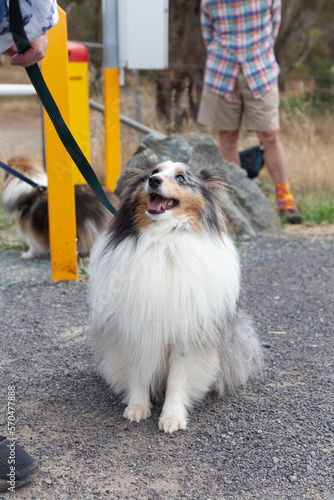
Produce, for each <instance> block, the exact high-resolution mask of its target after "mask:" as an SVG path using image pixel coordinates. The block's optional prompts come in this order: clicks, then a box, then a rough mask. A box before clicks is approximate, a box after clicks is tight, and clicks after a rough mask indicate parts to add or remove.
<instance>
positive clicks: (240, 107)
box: [197, 72, 280, 132]
mask: <svg viewBox="0 0 334 500" xmlns="http://www.w3.org/2000/svg"><path fill="white" fill-rule="evenodd" d="M243 112H245V118H246V128H247V130H249V131H254V132H266V131H268V130H279V128H280V126H279V91H278V85H277V82H275V83H274V84H273V85H272V87H271V89H270V90H269V91H268V92H267V93H266V94H264V96H262V97H260V98H259V99H255V98H254V96H253V94H252V92H251V90H250V88H249V87H248V83H247V80H246V79H245V77H244V75H243V74H242V73H241V72H240V73H239V75H238V77H237V82H236V86H235V89H234V92H233V94H232V101H227V100H226V99H224V97H222V96H221V95H219V94H216V93H215V92H212V91H211V90H210V89H209V87H207V86H206V85H204V88H203V92H202V96H201V103H200V107H199V112H198V117H197V121H198V123H200V124H202V125H206V126H207V127H212V128H214V129H216V130H222V131H232V130H239V129H240V127H241V120H242V115H243Z"/></svg>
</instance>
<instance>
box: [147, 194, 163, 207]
mask: <svg viewBox="0 0 334 500" xmlns="http://www.w3.org/2000/svg"><path fill="white" fill-rule="evenodd" d="M167 201H168V200H167V199H166V198H163V197H162V196H159V195H156V196H155V198H154V200H149V201H148V203H147V206H148V208H149V209H150V210H159V209H160V207H161V208H162V209H163V210H165V209H166V203H167Z"/></svg>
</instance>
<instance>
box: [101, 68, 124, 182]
mask: <svg viewBox="0 0 334 500" xmlns="http://www.w3.org/2000/svg"><path fill="white" fill-rule="evenodd" d="M118 73H119V71H118V68H104V127H105V132H104V136H105V160H106V176H105V180H104V184H105V185H106V186H107V187H108V188H109V189H111V190H112V191H113V190H114V189H115V187H116V182H117V179H118V178H119V176H120V173H121V150H120V147H121V130H120V120H119V113H120V103H119V83H118Z"/></svg>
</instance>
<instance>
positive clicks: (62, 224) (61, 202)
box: [42, 7, 77, 281]
mask: <svg viewBox="0 0 334 500" xmlns="http://www.w3.org/2000/svg"><path fill="white" fill-rule="evenodd" d="M58 12H59V22H58V24H56V26H54V27H53V28H51V29H50V31H49V32H48V40H49V46H48V50H47V54H46V57H45V58H44V59H43V61H42V71H43V75H44V78H45V80H46V83H47V85H48V87H49V89H50V92H51V94H52V95H53V97H54V99H55V101H56V103H57V105H58V107H59V110H60V112H61V114H62V116H63V118H64V120H65V122H66V123H67V125H69V92H68V53H67V24H66V14H65V12H64V11H63V10H62V9H61V8H59V7H58ZM44 134H45V150H46V151H45V154H46V165H47V173H48V207H49V226H50V252H51V272H52V279H53V280H54V281H62V280H77V247H76V224H75V200H74V182H73V166H72V164H73V162H72V160H71V158H70V156H69V155H68V153H67V151H66V150H65V148H64V146H63V145H62V143H61V141H60V139H59V137H58V135H57V132H56V131H55V129H54V127H53V125H52V122H51V120H50V119H49V117H48V115H47V113H46V112H45V111H44Z"/></svg>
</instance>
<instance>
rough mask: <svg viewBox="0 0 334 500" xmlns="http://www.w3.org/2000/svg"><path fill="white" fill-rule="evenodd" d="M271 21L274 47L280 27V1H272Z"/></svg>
mask: <svg viewBox="0 0 334 500" xmlns="http://www.w3.org/2000/svg"><path fill="white" fill-rule="evenodd" d="M271 19H272V29H273V40H274V45H275V42H276V40H277V36H278V32H279V28H280V25H281V0H273V2H272V6H271Z"/></svg>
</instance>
